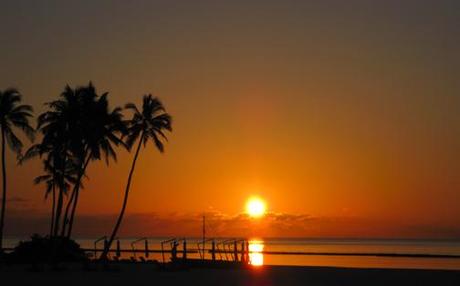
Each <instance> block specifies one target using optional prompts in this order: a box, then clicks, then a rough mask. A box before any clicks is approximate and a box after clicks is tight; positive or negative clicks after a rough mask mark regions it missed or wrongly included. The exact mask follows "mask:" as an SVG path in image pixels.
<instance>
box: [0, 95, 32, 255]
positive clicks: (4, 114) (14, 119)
mask: <svg viewBox="0 0 460 286" xmlns="http://www.w3.org/2000/svg"><path fill="white" fill-rule="evenodd" d="M20 102H21V94H20V93H19V92H18V91H17V90H16V89H14V88H10V89H7V90H5V91H3V92H2V91H0V127H1V133H2V175H3V195H2V209H1V213H0V252H1V251H2V249H3V227H4V223H5V209H6V187H7V184H6V183H7V182H6V165H5V156H6V150H5V147H6V146H5V145H6V142H7V143H8V146H9V147H10V148H11V150H13V151H14V152H15V153H17V154H18V155H19V154H20V153H21V150H22V147H23V144H22V142H21V140H20V139H19V138H18V137H17V136H16V134H15V133H14V131H13V127H16V128H19V129H21V130H22V131H23V132H24V133H25V134H26V136H27V137H28V138H29V139H30V140H31V141H32V140H33V137H34V129H33V128H32V127H31V126H30V125H29V117H32V107H31V106H30V105H21V104H20Z"/></svg>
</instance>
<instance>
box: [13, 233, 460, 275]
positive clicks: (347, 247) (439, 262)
mask: <svg viewBox="0 0 460 286" xmlns="http://www.w3.org/2000/svg"><path fill="white" fill-rule="evenodd" d="M22 239H24V238H17V237H16V238H7V239H6V240H5V247H14V246H15V245H16V244H17V243H18V241H20V240H22ZM164 240H165V239H164V238H148V248H149V249H161V242H162V241H164ZM94 241H95V239H92V238H81V239H77V242H78V243H80V245H81V246H82V247H83V248H87V249H94ZM133 241H135V238H132V239H131V238H124V239H121V240H120V245H121V248H122V249H129V250H131V249H137V250H144V249H145V242H144V241H140V242H137V243H135V244H132V242H133ZM198 241H199V240H198V239H187V242H188V246H187V248H188V249H197V242H198ZM98 247H99V248H101V247H102V244H99V246H98ZM114 247H115V243H114ZM166 248H168V249H169V247H166ZM206 248H208V249H209V248H211V245H210V243H209V244H207V245H206ZM221 249H222V247H221ZM250 250H251V251H253V252H252V253H251V257H250V258H251V259H252V261H253V264H257V265H261V264H263V265H300V266H339V267H364V268H420V269H456V270H460V259H458V258H419V257H417V258H413V257H381V256H353V255H351V256H349V255H347V256H340V255H273V254H264V253H261V251H264V252H265V251H267V252H271V251H275V252H278V251H279V252H309V253H387V254H430V255H460V241H458V240H457V241H452V240H450V241H444V240H435V241H434V240H361V239H346V240H343V239H340V240H339V239H284V238H283V239H281V238H279V239H274V238H269V239H254V240H250ZM122 256H124V257H125V258H130V257H136V258H137V259H140V257H145V254H144V253H135V254H134V253H131V252H128V253H123V255H122ZM167 257H168V256H167ZM167 257H166V258H167ZM189 257H192V258H193V257H199V255H198V254H189ZM207 258H209V259H210V255H209V257H207ZM217 258H218V259H220V258H222V259H225V255H223V254H222V255H218V257H217ZM148 259H157V260H159V261H161V260H162V256H161V254H158V253H155V254H152V253H150V254H149V256H148Z"/></svg>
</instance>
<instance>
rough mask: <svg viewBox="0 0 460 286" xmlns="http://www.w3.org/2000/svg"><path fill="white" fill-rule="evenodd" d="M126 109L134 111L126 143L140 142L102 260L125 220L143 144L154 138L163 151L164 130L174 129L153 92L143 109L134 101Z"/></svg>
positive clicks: (147, 98)
mask: <svg viewBox="0 0 460 286" xmlns="http://www.w3.org/2000/svg"><path fill="white" fill-rule="evenodd" d="M126 109H129V110H132V111H133V112H134V114H133V117H132V119H131V120H129V121H128V122H127V127H128V131H127V135H126V145H127V147H128V148H129V149H131V148H132V147H133V145H134V143H135V142H136V141H137V140H138V141H139V142H138V144H137V148H136V153H135V154H134V158H133V162H132V165H131V170H130V172H129V175H128V182H127V184H126V189H125V196H124V199H123V205H122V208H121V211H120V214H119V216H118V220H117V222H116V224H115V227H114V229H113V231H112V234H111V236H110V238H109V241H108V243H107V244H106V246H105V248H104V251H103V253H102V255H101V260H105V259H107V255H108V252H109V250H110V246H111V244H112V242H113V240H114V238H115V236H116V235H117V232H118V229H119V227H120V225H121V222H122V220H123V216H124V214H125V210H126V205H127V203H128V195H129V189H130V186H131V179H132V176H133V173H134V169H135V167H136V162H137V158H138V156H139V152H140V149H141V146H142V145H144V147H145V146H146V145H147V143H148V142H149V141H150V140H152V141H153V143H154V144H155V146H156V147H157V149H158V150H159V151H160V152H163V151H164V146H163V142H162V140H166V141H167V137H166V135H165V133H164V131H165V130H167V131H172V127H171V123H172V118H171V116H170V115H169V114H168V113H166V111H165V108H164V106H163V104H162V103H161V101H160V100H159V99H158V98H156V97H153V96H152V95H151V94H149V95H145V96H144V97H143V103H142V111H140V110H139V109H138V108H137V107H136V105H135V104H133V103H128V104H126Z"/></svg>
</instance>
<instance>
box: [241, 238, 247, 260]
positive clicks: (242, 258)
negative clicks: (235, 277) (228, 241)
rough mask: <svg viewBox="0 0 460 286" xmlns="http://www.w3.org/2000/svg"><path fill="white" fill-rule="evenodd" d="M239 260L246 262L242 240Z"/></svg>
mask: <svg viewBox="0 0 460 286" xmlns="http://www.w3.org/2000/svg"><path fill="white" fill-rule="evenodd" d="M241 262H243V263H245V262H246V253H245V251H244V241H243V242H242V243H241Z"/></svg>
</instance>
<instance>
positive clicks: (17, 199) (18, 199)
mask: <svg viewBox="0 0 460 286" xmlns="http://www.w3.org/2000/svg"><path fill="white" fill-rule="evenodd" d="M2 199H3V198H1V197H0V201H2ZM6 202H7V203H18V204H22V203H27V202H29V200H28V199H24V198H21V197H8V198H6Z"/></svg>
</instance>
